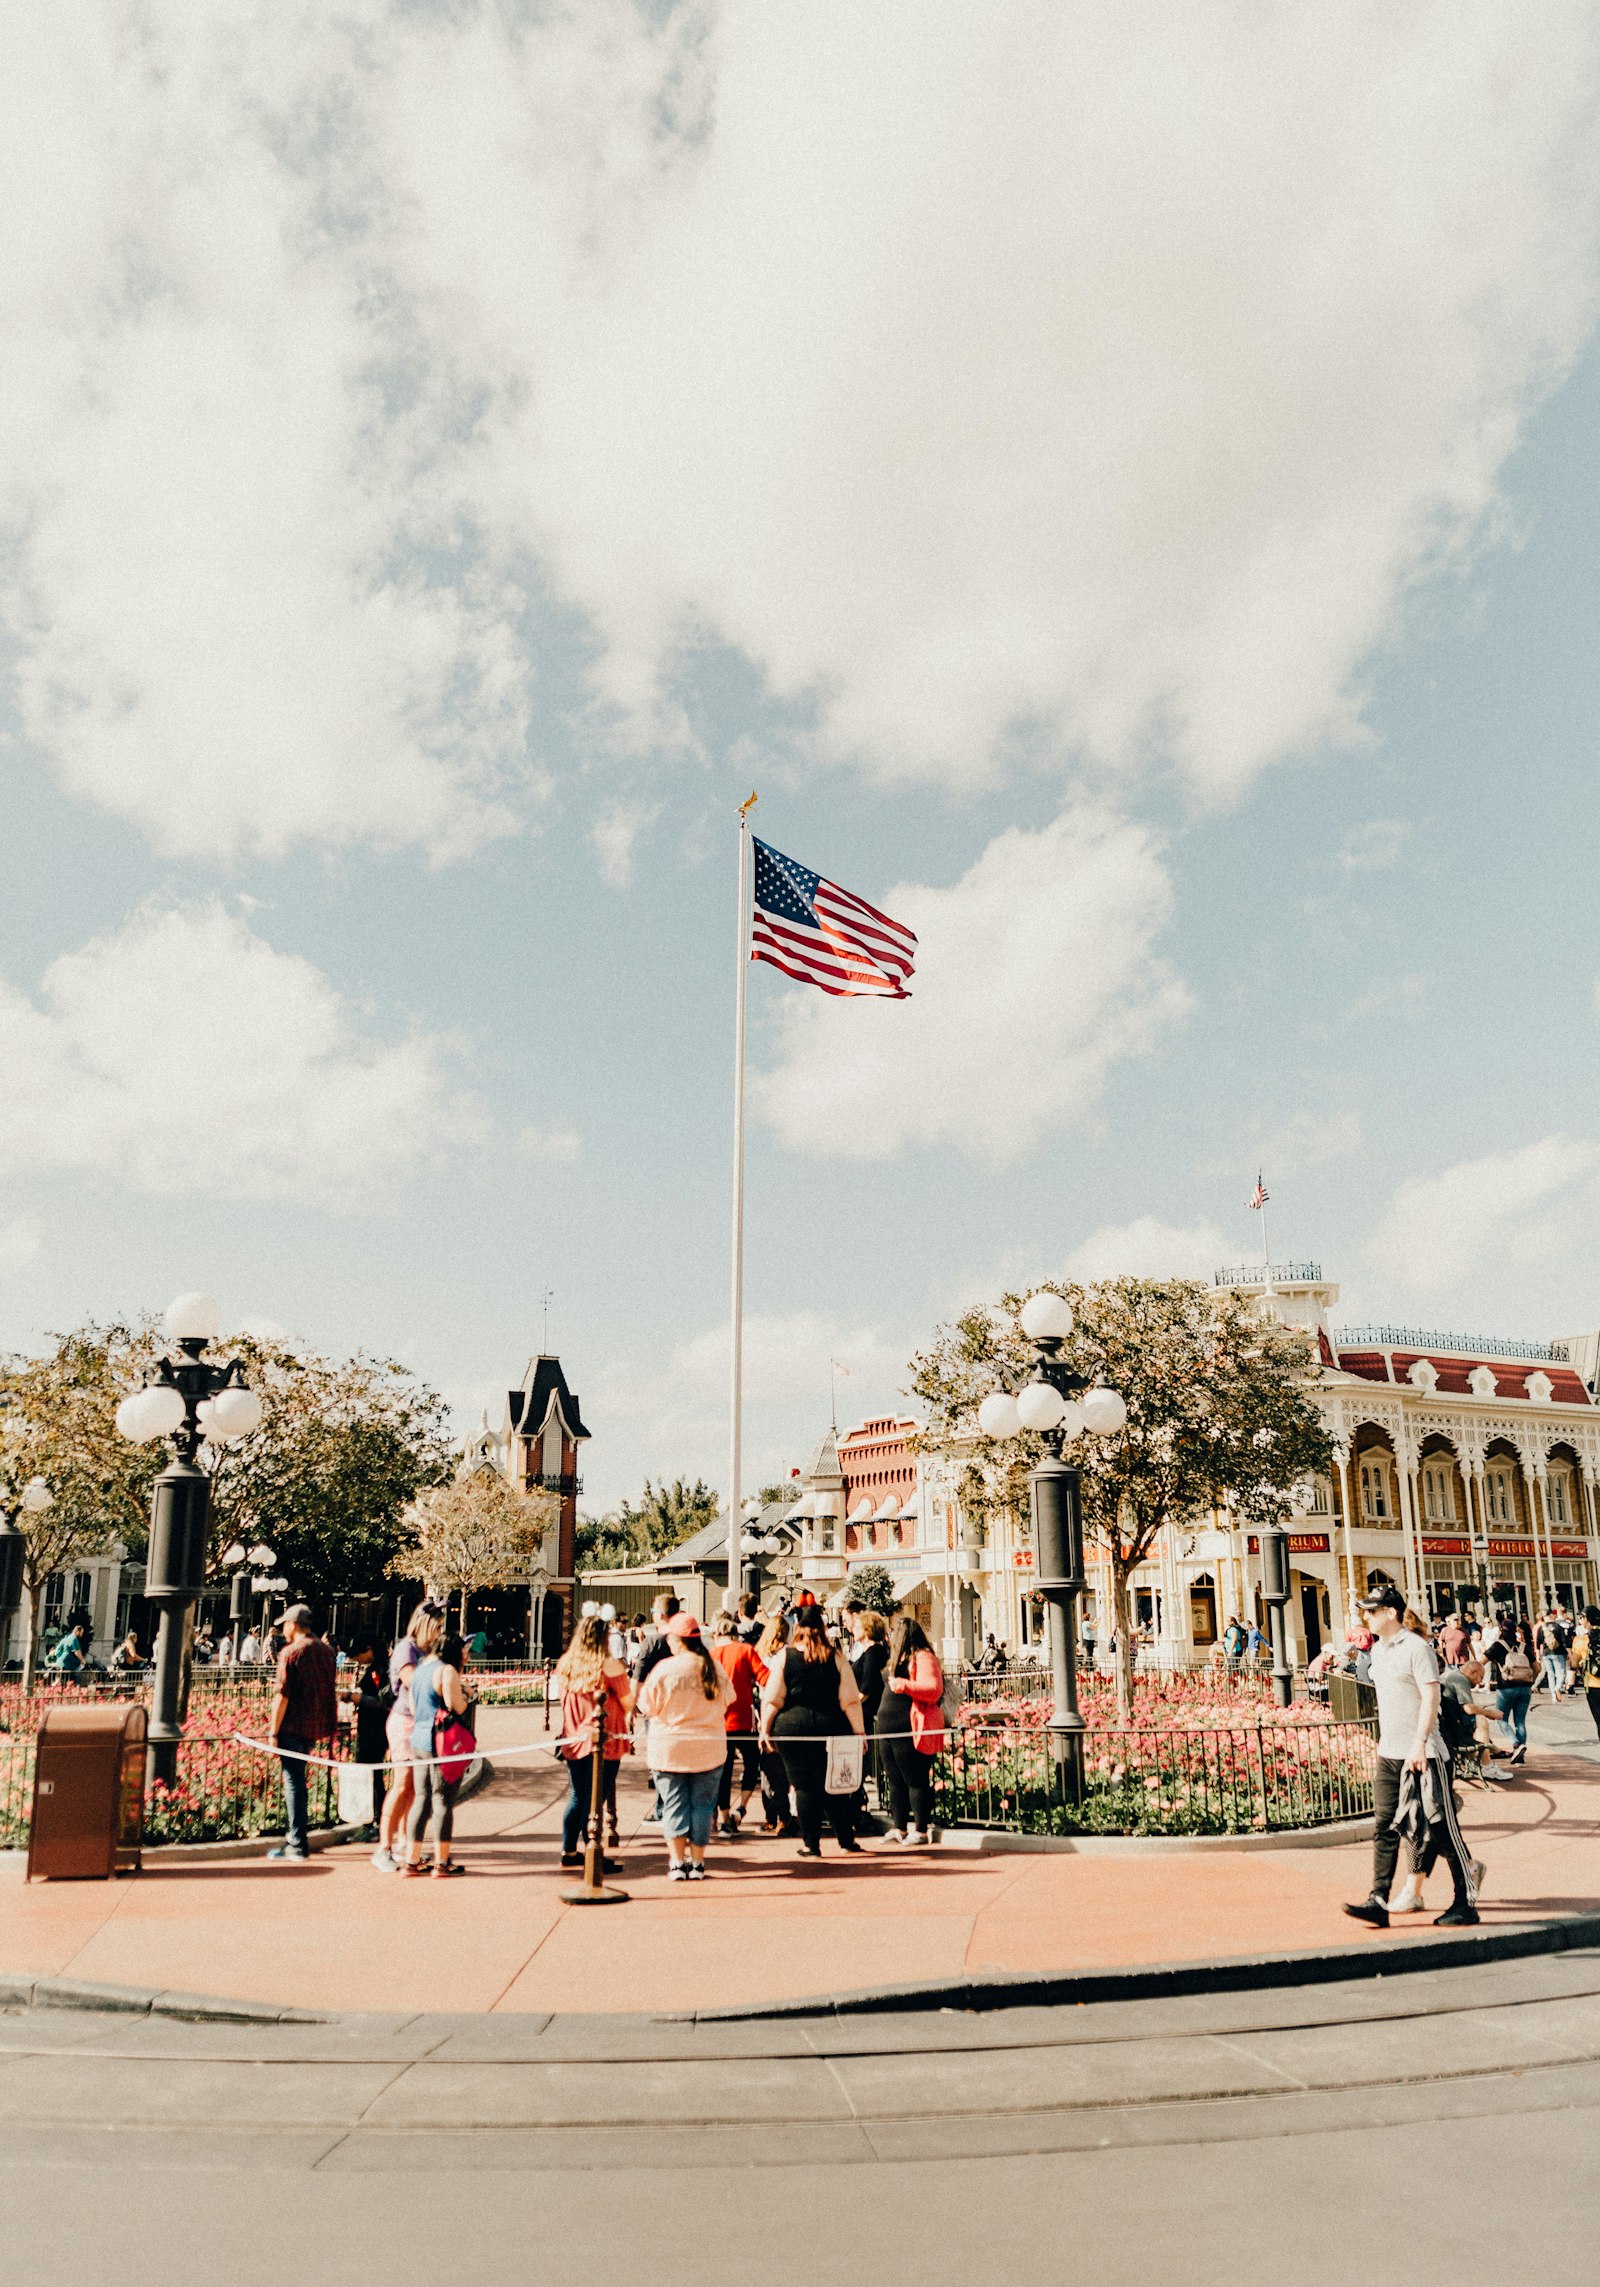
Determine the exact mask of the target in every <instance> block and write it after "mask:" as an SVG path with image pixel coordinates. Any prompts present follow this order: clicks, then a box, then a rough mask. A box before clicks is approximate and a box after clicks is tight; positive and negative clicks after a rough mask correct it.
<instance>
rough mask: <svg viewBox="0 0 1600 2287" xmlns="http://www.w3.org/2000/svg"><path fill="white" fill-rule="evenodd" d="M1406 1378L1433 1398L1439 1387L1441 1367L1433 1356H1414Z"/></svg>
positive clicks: (1425, 1394) (1413, 1385) (1424, 1393)
mask: <svg viewBox="0 0 1600 2287" xmlns="http://www.w3.org/2000/svg"><path fill="white" fill-rule="evenodd" d="M1406 1379H1407V1380H1408V1381H1409V1382H1410V1383H1411V1385H1412V1387H1413V1388H1414V1389H1418V1390H1421V1391H1422V1393H1423V1395H1424V1396H1425V1397H1430V1398H1431V1397H1432V1396H1433V1393H1434V1392H1435V1390H1437V1388H1438V1387H1439V1369H1438V1367H1437V1366H1436V1365H1435V1364H1434V1362H1433V1360H1432V1359H1431V1358H1413V1360H1412V1361H1411V1364H1410V1366H1409V1368H1408V1369H1407V1374H1406Z"/></svg>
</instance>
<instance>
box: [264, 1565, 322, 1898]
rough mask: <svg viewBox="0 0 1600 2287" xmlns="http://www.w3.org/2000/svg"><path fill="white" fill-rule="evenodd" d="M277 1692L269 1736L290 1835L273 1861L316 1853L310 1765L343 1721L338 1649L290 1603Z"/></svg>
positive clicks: (304, 1610)
mask: <svg viewBox="0 0 1600 2287" xmlns="http://www.w3.org/2000/svg"><path fill="white" fill-rule="evenodd" d="M281 1626H282V1629H283V1638H284V1643H283V1650H282V1651H281V1652H280V1653H279V1654H278V1675H277V1692H276V1695H275V1696H274V1698H273V1702H272V1715H271V1719H270V1726H269V1730H268V1737H269V1738H270V1739H271V1740H272V1743H273V1745H274V1746H275V1747H276V1748H277V1750H278V1759H279V1761H280V1763H281V1764H282V1766H283V1806H284V1812H285V1816H286V1824H287V1832H286V1834H285V1836H284V1839H283V1841H282V1842H281V1843H280V1844H279V1846H278V1847H277V1848H276V1849H275V1850H269V1851H268V1852H267V1856H268V1857H269V1858H279V1859H296V1858H309V1857H310V1855H311V1827H310V1811H311V1787H310V1770H309V1766H308V1765H307V1762H306V1757H307V1756H308V1755H314V1754H315V1753H316V1751H317V1749H318V1748H319V1747H325V1746H326V1745H327V1744H328V1742H329V1741H330V1740H331V1739H332V1738H333V1734H334V1731H335V1729H336V1728H337V1725H338V1721H339V1708H338V1702H337V1699H336V1697H335V1694H334V1673H335V1670H334V1665H333V1647H332V1645H331V1644H327V1643H324V1642H323V1639H322V1632H321V1630H320V1629H319V1628H318V1627H317V1626H316V1625H315V1621H314V1617H313V1614H312V1610H311V1607H310V1605H309V1604H291V1605H290V1607H289V1609H288V1611H287V1612H286V1613H285V1614H284V1616H283V1620H282V1622H281Z"/></svg>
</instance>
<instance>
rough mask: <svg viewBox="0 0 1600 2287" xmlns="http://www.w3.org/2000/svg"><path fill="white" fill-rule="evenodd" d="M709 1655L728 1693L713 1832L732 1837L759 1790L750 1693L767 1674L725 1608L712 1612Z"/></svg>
mask: <svg viewBox="0 0 1600 2287" xmlns="http://www.w3.org/2000/svg"><path fill="white" fill-rule="evenodd" d="M711 1657H712V1658H713V1659H714V1660H715V1661H716V1663H717V1665H718V1667H719V1668H720V1669H721V1670H722V1672H723V1674H724V1675H725V1676H726V1677H727V1679H728V1686H729V1689H730V1690H731V1691H732V1693H733V1697H732V1698H731V1699H730V1700H729V1702H728V1705H727V1709H726V1712H725V1716H724V1721H725V1722H726V1725H727V1734H728V1751H727V1755H726V1758H725V1759H724V1762H723V1766H722V1784H721V1786H720V1787H719V1789H718V1791H717V1811H718V1815H719V1818H720V1822H721V1823H720V1825H719V1826H718V1829H717V1831H718V1833H720V1834H723V1835H726V1836H728V1837H730V1838H731V1837H732V1836H734V1835H736V1834H737V1833H738V1831H739V1829H740V1827H741V1825H742V1824H743V1823H744V1817H745V1813H746V1812H747V1811H748V1810H749V1808H750V1799H751V1797H752V1796H753V1795H756V1794H759V1792H760V1790H761V1750H760V1748H759V1747H758V1746H757V1744H756V1694H757V1693H758V1692H759V1691H760V1689H761V1686H762V1685H763V1684H764V1683H765V1682H766V1680H767V1669H766V1662H765V1661H764V1660H763V1659H762V1657H761V1655H760V1653H759V1652H758V1651H757V1650H756V1648H755V1646H754V1644H750V1643H747V1642H746V1641H745V1639H744V1638H743V1637H742V1636H741V1635H740V1633H739V1622H738V1620H737V1619H736V1618H735V1617H734V1615H733V1613H731V1612H723V1613H720V1614H719V1615H718V1618H717V1626H716V1633H715V1635H714V1636H713V1637H712V1639H711ZM735 1764H737V1765H738V1766H739V1771H740V1788H739V1804H738V1808H737V1809H735V1808H734V1806H733V1772H734V1765H735Z"/></svg>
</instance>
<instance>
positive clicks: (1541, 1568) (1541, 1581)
mask: <svg viewBox="0 0 1600 2287" xmlns="http://www.w3.org/2000/svg"><path fill="white" fill-rule="evenodd" d="M1517 1459H1518V1460H1519V1461H1520V1462H1521V1464H1522V1505H1523V1507H1524V1508H1525V1509H1526V1510H1527V1512H1528V1538H1529V1539H1530V1540H1531V1541H1532V1543H1533V1572H1534V1579H1535V1580H1536V1582H1537V1583H1538V1590H1539V1609H1540V1611H1541V1612H1542V1611H1543V1610H1544V1609H1545V1607H1546V1605H1548V1603H1549V1602H1550V1594H1549V1589H1548V1587H1547V1585H1546V1582H1545V1552H1544V1550H1543V1548H1542V1547H1541V1546H1540V1543H1539V1501H1538V1497H1537V1492H1536V1484H1537V1476H1536V1472H1540V1473H1542V1464H1540V1463H1536V1462H1533V1461H1530V1460H1529V1459H1528V1456H1527V1454H1526V1453H1524V1452H1523V1450H1522V1448H1521V1447H1520V1446H1519V1447H1518V1448H1517Z"/></svg>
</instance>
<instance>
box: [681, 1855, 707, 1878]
mask: <svg viewBox="0 0 1600 2287" xmlns="http://www.w3.org/2000/svg"><path fill="white" fill-rule="evenodd" d="M683 1871H684V1873H685V1875H686V1876H687V1877H688V1879H689V1880H690V1881H691V1882H703V1881H704V1880H705V1878H706V1870H705V1868H704V1867H703V1866H700V1865H697V1864H696V1862H695V1860H694V1859H692V1858H691V1859H690V1861H689V1863H688V1865H687V1866H686V1867H685V1868H684V1870H683Z"/></svg>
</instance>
